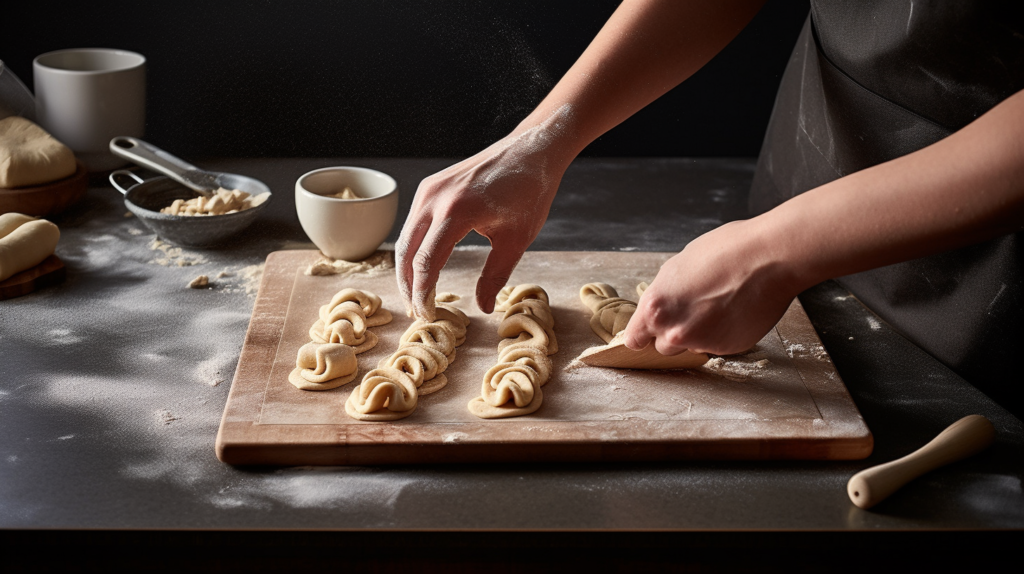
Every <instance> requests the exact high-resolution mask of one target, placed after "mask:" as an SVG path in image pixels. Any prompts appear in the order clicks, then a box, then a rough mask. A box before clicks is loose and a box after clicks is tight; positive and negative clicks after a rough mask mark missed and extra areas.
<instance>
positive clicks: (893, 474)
mask: <svg viewBox="0 0 1024 574" xmlns="http://www.w3.org/2000/svg"><path fill="white" fill-rule="evenodd" d="M995 435H996V431H995V428H994V427H993V426H992V423H991V422H990V421H989V420H988V419H987V418H985V417H983V416H981V415H969V416H966V417H964V418H962V419H960V420H958V421H956V422H955V423H953V424H951V425H949V427H948V428H946V430H944V431H942V432H941V433H939V436H937V437H935V438H934V439H932V441H931V442H929V443H928V444H926V445H924V446H923V447H921V448H919V449H917V450H916V451H914V452H912V453H910V454H908V455H907V456H905V457H903V458H900V459H896V460H894V461H892V462H887V463H885V464H880V465H878V466H873V467H871V468H867V469H864V470H862V471H860V472H858V473H857V474H855V475H853V478H851V479H850V482H848V483H847V484H846V492H847V494H849V495H850V500H852V501H853V503H854V504H856V505H857V506H859V507H861V508H871V507H872V506H874V505H876V504H878V503H879V502H881V501H883V500H885V499H886V498H887V497H888V496H889V495H890V494H892V493H894V492H896V490H898V489H899V488H900V487H902V486H903V485H904V484H906V483H908V482H910V481H911V480H914V479H915V478H917V477H919V476H921V475H922V474H924V473H926V472H930V471H932V470H935V469H936V468H939V467H940V466H945V465H947V464H949V463H951V462H956V461H958V460H961V459H964V458H967V457H969V456H971V455H973V454H977V453H979V452H981V451H983V450H985V449H986V448H988V445H990V444H992V440H993V439H994V438H995Z"/></svg>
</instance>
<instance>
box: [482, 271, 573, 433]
mask: <svg viewBox="0 0 1024 574" xmlns="http://www.w3.org/2000/svg"><path fill="white" fill-rule="evenodd" d="M495 310H496V311H504V312H505V314H504V316H503V317H502V319H501V323H500V324H499V325H498V334H499V335H501V336H502V337H505V339H504V340H502V341H501V342H500V343H498V363H497V364H495V365H494V366H493V367H491V368H490V369H489V370H488V371H487V373H485V374H484V380H483V384H482V386H481V393H480V394H481V396H480V397H477V398H475V399H473V400H472V401H470V402H469V405H467V407H468V408H469V412H471V413H473V414H474V415H476V416H478V417H480V418H484V419H496V418H505V417H515V416H521V415H528V414H530V413H533V412H535V411H536V410H537V409H539V408H540V405H541V403H542V402H543V401H544V393H543V392H542V391H541V387H542V386H543V385H544V383H546V382H548V379H549V378H550V377H551V359H549V358H548V355H553V354H555V353H557V352H558V341H557V340H556V339H555V333H554V327H555V319H554V316H552V314H551V307H549V306H548V294H547V292H545V291H544V289H542V288H541V287H540V286H539V285H519V286H516V287H514V288H513V287H505V288H504V289H502V290H501V292H499V293H498V298H497V305H495Z"/></svg>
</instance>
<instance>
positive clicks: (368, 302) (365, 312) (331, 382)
mask: <svg viewBox="0 0 1024 574" xmlns="http://www.w3.org/2000/svg"><path fill="white" fill-rule="evenodd" d="M319 315H320V317H319V318H318V319H317V321H316V323H313V326H312V327H311V328H310V329H309V336H310V338H312V339H313V342H312V343H307V344H305V345H303V346H302V347H301V348H299V354H298V357H297V358H296V359H295V364H296V368H295V369H294V370H293V371H292V372H291V374H289V375H288V380H289V381H290V382H291V383H292V384H293V385H295V386H296V387H297V388H299V389H302V390H304V391H326V390H328V389H333V388H336V387H340V386H341V385H344V384H346V383H349V382H351V381H352V380H353V379H355V377H356V372H357V371H358V361H357V360H356V355H357V354H359V353H362V352H364V351H368V350H370V349H372V348H373V346H374V345H376V344H377V335H375V334H374V333H372V332H371V331H367V330H366V329H367V327H376V326H378V325H384V324H386V323H389V322H391V313H390V312H388V310H387V309H384V308H382V307H381V299H380V297H378V296H377V295H375V294H374V293H371V292H369V291H362V290H359V289H342V290H341V291H338V292H337V293H335V294H334V297H332V298H331V302H330V303H328V304H326V305H324V306H322V307H320V311H319ZM350 359H351V360H350Z"/></svg>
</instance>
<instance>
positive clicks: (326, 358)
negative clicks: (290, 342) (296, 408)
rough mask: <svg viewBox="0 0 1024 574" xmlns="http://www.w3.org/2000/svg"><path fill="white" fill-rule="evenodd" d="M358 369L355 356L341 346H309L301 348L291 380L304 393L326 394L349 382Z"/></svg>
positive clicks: (351, 350) (353, 352) (344, 346)
mask: <svg viewBox="0 0 1024 574" xmlns="http://www.w3.org/2000/svg"><path fill="white" fill-rule="evenodd" d="M358 369H359V365H358V361H357V360H356V353H355V351H354V350H353V349H352V347H349V346H348V345H342V344H340V343H324V344H319V343H306V344H305V345H303V346H302V347H300V348H299V356H298V357H297V358H296V359H295V369H293V370H292V372H291V373H289V375H288V381H289V382H291V384H293V385H295V386H296V387H298V388H300V389H302V390H304V391H326V390H329V389H335V388H338V387H340V386H341V385H344V384H346V383H349V382H351V381H352V379H354V378H356V371H357V370H358Z"/></svg>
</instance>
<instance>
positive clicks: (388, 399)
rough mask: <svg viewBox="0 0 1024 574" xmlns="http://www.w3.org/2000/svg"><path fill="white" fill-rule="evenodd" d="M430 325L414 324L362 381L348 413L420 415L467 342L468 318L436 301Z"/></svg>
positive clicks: (371, 417)
mask: <svg viewBox="0 0 1024 574" xmlns="http://www.w3.org/2000/svg"><path fill="white" fill-rule="evenodd" d="M436 313H437V314H436V316H435V320H434V321H432V322H427V321H423V320H422V319H417V320H416V321H413V323H412V324H411V325H409V328H408V329H406V331H405V333H404V334H402V338H401V339H400V340H399V345H398V350H397V351H395V353H394V354H393V355H391V356H390V357H388V358H386V359H384V360H382V361H381V362H380V363H379V364H378V365H377V368H376V369H374V370H372V371H370V372H369V373H366V375H365V376H363V382H362V383H361V384H360V385H359V386H358V387H356V388H355V389H354V390H353V391H352V394H351V395H349V397H348V401H347V402H346V403H345V412H346V413H348V415H349V416H350V417H352V418H354V419H359V420H364V421H393V420H398V419H402V418H405V417H407V416H409V415H411V414H412V413H413V411H415V410H416V405H417V404H418V403H419V396H420V395H426V394H429V393H433V392H436V391H438V390H440V389H441V388H442V387H444V386H445V385H446V384H447V382H448V378H447V377H445V376H444V374H443V373H444V371H445V370H446V369H447V368H448V365H450V364H451V363H452V361H454V360H455V348H456V347H458V346H460V345H462V344H463V343H464V342H466V329H467V328H468V327H469V317H467V316H466V314H465V313H463V312H462V310H460V309H458V308H457V307H455V306H453V305H450V304H448V303H444V302H441V301H437V302H436Z"/></svg>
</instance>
